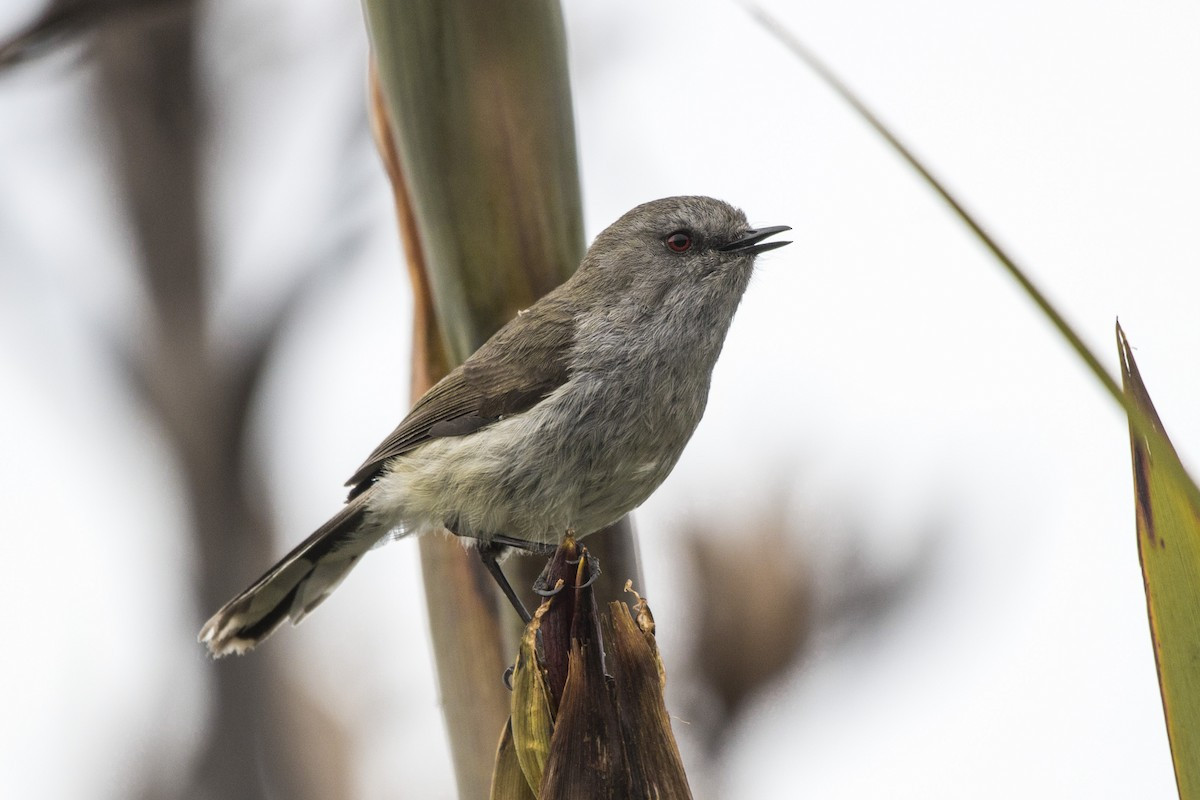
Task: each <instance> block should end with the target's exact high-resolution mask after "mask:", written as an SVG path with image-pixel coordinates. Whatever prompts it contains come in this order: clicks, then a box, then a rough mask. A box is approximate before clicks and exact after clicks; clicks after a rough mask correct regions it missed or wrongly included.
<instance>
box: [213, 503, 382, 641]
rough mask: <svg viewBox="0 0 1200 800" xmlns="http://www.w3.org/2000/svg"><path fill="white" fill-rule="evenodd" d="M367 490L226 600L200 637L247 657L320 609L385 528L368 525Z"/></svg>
mask: <svg viewBox="0 0 1200 800" xmlns="http://www.w3.org/2000/svg"><path fill="white" fill-rule="evenodd" d="M370 494H371V493H370V492H369V491H368V492H365V493H363V494H361V495H359V496H358V497H356V498H354V499H353V500H351V501H350V502H349V503H347V504H346V506H345V507H344V508H343V509H342V510H341V511H339V512H338V513H337V514H336V515H335V516H334V517H333V518H332V519H330V520H329V521H328V522H326V523H325V524H324V525H322V526H321V527H320V528H318V529H317V531H316V532H315V533H314V534H313V535H312V536H310V537H308V538H307V539H305V540H304V542H302V543H301V544H300V546H299V547H297V548H296V549H295V550H293V551H292V552H290V553H288V554H287V555H286V556H284V557H283V559H282V560H280V562H279V563H278V564H276V565H275V566H274V567H272V568H271V569H270V570H268V571H267V573H266V574H265V575H263V576H262V577H261V578H259V579H258V580H257V581H255V582H254V584H253V585H252V586H251V587H250V588H249V589H247V590H246V591H244V592H242V593H241V594H239V595H238V596H237V597H235V598H233V599H232V600H230V601H229V602H228V603H226V604H225V605H224V606H223V607H222V608H221V610H220V611H218V612H217V613H216V614H213V616H212V619H210V620H209V621H208V622H206V623H204V627H203V628H201V629H200V636H199V637H198V639H199V641H200V642H202V643H203V644H205V645H207V646H208V649H209V651H210V652H211V653H212V654H213V655H214V656H216V657H220V656H224V655H228V654H230V653H237V654H239V655H241V654H242V653H245V652H246V651H247V650H250V649H251V648H253V647H254V646H255V645H256V644H258V643H259V642H261V641H262V640H263V639H266V638H267V637H268V636H270V635H271V632H272V631H274V630H275V629H276V628H278V627H279V626H280V624H282V623H283V621H284V620H285V619H290V620H291V621H292V624H293V625H295V624H298V623H299V622H300V620H302V619H304V617H305V616H306V615H307V614H308V613H309V612H310V611H312V610H313V609H314V608H316V607H317V606H318V605H319V604H320V603H321V601H322V600H324V599H325V598H326V597H327V596H328V595H329V593H330V592H332V591H333V590H334V589H335V588H337V585H338V584H339V583H341V581H342V578H344V577H346V574H347V573H348V572H349V571H350V569H351V568H352V567H353V566H354V565H355V564H356V563H358V559H359V558H361V557H362V555H363V553H365V552H367V551H368V550H370V549H371V547H372V546H373V545H374V544H375V542H376V540H378V539H379V538H380V535H381V534H382V533H384V532H381V531H379V530H377V529H375V528H374V526H364V525H363V521H364V515H365V513H366V510H367V498H368V495H370Z"/></svg>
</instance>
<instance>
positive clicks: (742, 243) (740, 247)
mask: <svg viewBox="0 0 1200 800" xmlns="http://www.w3.org/2000/svg"><path fill="white" fill-rule="evenodd" d="M790 230H791V227H789V226H787V225H772V226H771V227H770V228H756V229H754V230H749V231H746V234H745V235H744V236H742V238H740V239H736V240H734V241H732V242H730V243H729V244H723V245H721V246H720V247H718V248H717V249H718V250H722V251H724V252H726V253H736V254H737V255H739V256H756V255H758V254H759V253H765V252H767V251H768V250H774V249H775V248H777V247H783V246H784V245H785V244H791V242H766V243H765V244H759V243H760V242H762V240H763V239H765V238H767V237H768V236H774V235H775V234H777V233H783V232H784V231H790Z"/></svg>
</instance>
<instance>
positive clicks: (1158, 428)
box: [1117, 325, 1200, 800]
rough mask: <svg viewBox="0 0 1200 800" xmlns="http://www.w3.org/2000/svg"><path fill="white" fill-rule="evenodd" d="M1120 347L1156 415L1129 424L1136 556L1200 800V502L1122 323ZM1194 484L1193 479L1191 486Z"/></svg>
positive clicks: (1183, 791)
mask: <svg viewBox="0 0 1200 800" xmlns="http://www.w3.org/2000/svg"><path fill="white" fill-rule="evenodd" d="M1117 348H1118V350H1119V353H1120V356H1121V375H1122V379H1123V383H1124V387H1125V394H1126V395H1127V396H1128V397H1129V399H1130V400H1132V401H1133V402H1135V403H1136V404H1137V405H1138V407H1140V408H1141V409H1142V411H1143V412H1144V413H1145V415H1146V417H1147V418H1148V419H1149V420H1150V423H1151V431H1150V432H1149V433H1148V434H1146V435H1142V434H1140V433H1139V432H1138V431H1137V429H1136V428H1135V426H1134V425H1133V424H1131V425H1130V445H1131V449H1132V452H1133V486H1134V498H1135V501H1136V506H1137V537H1138V555H1139V557H1140V559H1141V562H1142V576H1143V578H1144V579H1145V583H1146V606H1147V610H1148V612H1149V615H1150V635H1151V637H1152V638H1153V640H1154V657H1155V660H1156V661H1157V663H1158V683H1159V688H1160V690H1161V692H1162V698H1163V712H1164V714H1165V715H1166V720H1167V735H1168V737H1169V738H1170V741H1171V756H1172V758H1173V759H1174V762H1175V780H1176V783H1177V784H1178V787H1179V796H1180V798H1181V799H1182V800H1200V508H1198V507H1197V506H1196V504H1195V502H1194V500H1193V498H1194V497H1195V493H1196V485H1195V482H1194V481H1192V480H1191V478H1190V477H1188V475H1187V473H1186V472H1185V471H1184V469H1183V466H1182V464H1180V463H1179V456H1178V455H1177V454H1176V453H1175V448H1174V447H1172V446H1171V442H1170V440H1169V439H1168V438H1167V435H1166V431H1165V430H1163V426H1162V421H1161V420H1160V419H1159V417H1158V413H1157V412H1156V411H1155V409H1154V404H1153V403H1152V402H1151V401H1150V395H1149V393H1148V392H1147V391H1146V386H1145V384H1144V383H1142V376H1141V374H1140V373H1139V372H1138V368H1137V363H1136V362H1135V361H1134V360H1133V350H1132V348H1131V347H1130V345H1129V341H1128V339H1126V338H1125V332H1124V331H1123V330H1121V326H1120V325H1118V326H1117ZM1189 484H1190V485H1189Z"/></svg>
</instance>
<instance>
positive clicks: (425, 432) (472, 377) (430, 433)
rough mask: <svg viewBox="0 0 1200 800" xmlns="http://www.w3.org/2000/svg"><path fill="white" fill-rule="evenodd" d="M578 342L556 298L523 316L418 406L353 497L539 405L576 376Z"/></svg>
mask: <svg viewBox="0 0 1200 800" xmlns="http://www.w3.org/2000/svg"><path fill="white" fill-rule="evenodd" d="M574 339H575V322H574V314H572V313H571V309H570V308H569V307H568V306H567V305H566V304H565V303H563V302H561V301H560V300H559V299H558V297H557V293H552V294H551V295H548V296H547V297H545V298H543V300H542V301H540V302H539V303H537V304H536V305H534V306H533V307H532V308H530V309H528V310H527V311H525V312H522V313H521V314H519V315H517V317H516V318H514V319H513V320H512V321H511V322H509V323H508V324H507V325H505V326H504V327H503V328H501V329H500V330H499V331H498V332H497V333H496V335H495V336H493V337H492V338H491V339H489V340H488V341H487V342H486V343H484V345H483V346H482V347H480V348H479V349H478V350H477V351H475V353H474V355H472V356H471V357H470V358H468V359H467V360H466V362H465V363H464V364H463V365H462V366H460V367H457V368H456V369H454V370H453V371H452V372H450V374H448V375H447V376H446V377H444V378H442V379H441V380H440V381H438V382H437V383H436V384H434V386H433V387H432V388H431V389H430V390H429V391H428V392H426V393H425V394H424V396H422V397H421V399H420V400H418V401H417V403H416V405H414V406H413V408H412V411H410V412H409V413H408V416H406V417H405V418H404V420H403V421H402V422H401V423H400V424H399V426H397V427H396V430H394V431H392V433H391V434H390V435H389V436H388V437H387V438H386V439H384V440H383V442H381V443H380V445H379V446H378V447H377V448H375V451H374V452H373V453H371V455H369V456H368V457H367V460H366V461H364V462H363V465H362V466H361V467H359V468H358V470H356V471H355V473H354V476H353V477H351V478H350V480H349V481H347V482H346V485H347V486H352V487H353V489H351V491H350V497H351V498H353V497H357V496H358V495H359V494H361V493H362V492H364V491H365V490H366V489H367V487H368V486H370V485H371V483H372V482H373V481H374V480H375V478H376V477H378V475H379V474H380V472H381V471H382V470H383V468H384V466H385V465H386V464H387V462H388V461H389V460H391V459H393V458H395V457H396V456H400V455H403V454H404V453H407V452H408V451H409V450H412V449H413V448H414V447H416V446H417V445H419V444H421V443H423V442H427V441H429V440H430V439H437V438H441V437H445V436H466V435H469V434H472V433H474V432H476V431H478V430H480V429H482V428H486V427H487V426H488V425H491V424H492V423H494V422H496V421H497V420H500V419H502V418H504V417H506V416H510V415H512V414H519V413H520V412H522V411H526V410H528V409H530V408H532V407H533V406H535V405H537V404H538V403H539V402H541V401H542V400H543V399H545V398H546V397H547V396H548V395H549V394H550V393H551V392H553V391H554V390H555V389H557V388H558V387H559V386H561V385H563V384H564V383H566V381H567V379H568V378H569V377H570V370H569V366H568V365H569V358H570V350H571V347H572V345H573V344H574Z"/></svg>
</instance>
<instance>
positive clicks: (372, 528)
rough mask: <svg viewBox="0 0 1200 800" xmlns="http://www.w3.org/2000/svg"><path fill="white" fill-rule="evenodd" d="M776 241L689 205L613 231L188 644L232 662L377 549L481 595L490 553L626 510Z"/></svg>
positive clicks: (659, 459) (429, 395)
mask: <svg viewBox="0 0 1200 800" xmlns="http://www.w3.org/2000/svg"><path fill="white" fill-rule="evenodd" d="M786 230H790V228H789V227H788V226H786V225H778V226H772V227H762V228H752V227H751V226H750V225H749V224H748V222H747V217H746V215H745V214H744V213H743V212H742V211H741V210H740V209H738V208H735V207H734V206H732V205H730V204H728V203H725V202H723V201H721V200H716V199H714V198H711V197H703V196H680V197H667V198H662V199H659V200H653V201H651V202H648V203H643V204H641V205H639V206H637V207H635V208H633V209H632V210H630V211H628V212H627V213H625V214H624V215H622V216H621V217H620V218H619V219H618V220H617V221H616V222H614V223H612V224H611V225H610V226H609V227H607V228H606V229H605V230H603V231H602V232H601V233H600V234H599V235H597V236H596V238H595V240H594V241H593V243H592V244H591V246H590V247H589V248H588V250H587V253H586V254H585V256H584V258H583V260H582V262H581V263H580V265H579V267H578V269H577V270H576V271H575V272H574V273H573V274H572V276H571V277H570V278H568V279H567V280H566V281H564V282H563V283H562V284H561V285H560V286H558V287H557V288H555V289H554V290H552V291H550V292H549V293H547V294H546V295H545V296H543V297H542V298H541V299H540V300H538V301H537V302H535V303H534V304H533V305H532V306H530V307H529V308H527V309H525V310H523V311H521V312H520V313H518V314H517V315H516V316H515V317H514V318H513V319H512V320H511V321H509V322H508V323H507V324H506V325H504V326H503V327H502V328H500V330H498V331H497V332H496V333H495V334H494V335H493V336H492V337H491V338H490V339H489V340H487V341H486V342H485V343H484V344H483V345H482V346H481V347H480V348H479V349H478V350H477V351H475V353H474V354H472V355H471V356H470V357H469V358H467V360H466V361H465V362H463V364H462V365H461V366H459V367H457V368H456V369H454V370H453V371H451V372H450V373H449V374H447V375H446V376H445V377H444V378H442V379H441V380H440V381H438V382H437V383H436V384H435V385H434V386H433V387H432V388H430V389H429V391H428V392H426V393H425V395H424V396H422V397H421V398H420V399H419V400H418V401H417V402H416V404H415V405H414V406H413V407H412V409H411V411H410V412H409V413H408V415H407V416H405V417H404V419H403V420H402V421H401V422H400V424H399V426H397V427H396V429H395V430H394V431H393V432H392V433H391V434H390V435H389V436H388V437H387V438H385V439H384V440H383V442H381V443H380V445H379V446H378V447H377V448H376V449H375V450H374V452H372V453H371V454H370V455H369V456H368V457H367V459H366V460H365V461H364V462H363V464H362V466H360V467H359V468H358V469H357V470H356V471H355V472H354V474H353V475H352V476H351V478H350V480H349V481H347V483H346V485H347V486H349V487H350V492H349V496H348V498H347V500H346V503H345V505H343V506H342V508H341V509H340V510H339V511H338V512H337V513H336V514H334V515H333V517H331V518H330V519H329V520H328V521H327V522H326V523H325V524H323V525H321V526H320V527H319V528H318V529H317V530H316V531H315V532H314V533H313V534H312V535H311V536H309V537H308V538H307V539H305V540H304V541H303V542H301V543H300V544H299V545H298V546H297V547H296V548H295V549H293V550H292V551H291V552H290V553H288V554H287V555H286V556H284V557H283V558H282V559H281V560H280V561H279V562H278V563H277V564H276V565H275V566H273V567H271V569H269V570H268V571H267V572H266V573H265V574H264V575H262V577H260V578H259V579H258V580H257V581H255V582H254V583H253V584H252V585H251V586H250V587H249V588H247V589H246V590H245V591H243V592H241V593H240V594H238V595H237V596H236V597H234V598H233V599H232V600H230V601H229V602H228V603H226V604H225V605H224V606H223V607H222V608H221V609H220V610H219V611H217V612H216V613H215V614H214V615H213V616H212V617H211V618H210V619H209V620H208V621H207V622H206V623H205V624H204V626H203V628H202V629H201V631H200V634H199V637H198V640H199V641H200V642H201V643H202V644H204V645H206V646H207V648H208V650H209V652H210V653H211V654H212V655H213V656H216V657H219V656H224V655H227V654H230V653H237V654H241V653H244V652H246V651H248V650H250V649H251V648H253V647H254V646H255V645H257V644H259V643H260V642H262V641H263V640H264V639H266V638H267V637H268V636H269V635H270V634H271V633H272V632H273V631H274V630H275V629H276V628H278V627H279V626H280V625H281V624H282V623H283V622H284V621H285V620H290V621H291V622H292V623H293V624H298V623H299V622H300V621H301V620H302V619H304V617H305V616H307V615H308V614H309V612H311V611H312V610H313V609H314V608H316V606H317V605H319V604H320V603H321V602H322V601H323V600H324V599H325V598H326V597H328V596H329V594H330V593H331V592H332V591H333V590H334V589H335V588H337V586H338V584H339V583H340V582H341V581H342V579H343V578H345V577H346V575H347V574H348V573H349V572H350V570H351V569H352V568H353V567H354V566H355V564H357V563H358V561H359V559H361V558H362V556H364V555H365V554H366V553H367V552H368V551H370V550H371V549H372V548H373V547H375V546H376V545H378V544H380V543H382V542H384V541H388V540H390V539H393V538H400V537H403V536H408V535H417V534H424V533H429V532H434V531H442V530H449V531H450V532H451V533H453V534H456V535H458V536H460V537H463V539H464V541H467V542H472V541H473V543H474V544H475V545H476V546H477V547H478V549H479V551H480V554H481V557H482V558H483V561H484V563H485V565H486V566H487V567H488V569H489V570H490V571H491V572H492V574H493V576H496V577H497V580H498V581H499V580H501V579H502V573H501V572H500V568H499V563H498V562H499V558H501V557H503V555H504V554H505V552H506V551H507V550H508V549H510V548H516V549H526V550H536V549H538V548H539V547H541V548H552V547H553V546H555V545H556V544H557V543H558V542H560V541H561V540H562V539H563V538H564V537H565V536H566V535H568V533H570V534H572V535H574V536H576V537H583V536H586V535H588V534H590V533H593V532H595V531H597V530H600V529H601V528H603V527H605V526H607V525H609V524H611V523H613V522H615V521H616V520H618V519H620V518H621V517H622V516H624V515H625V514H627V513H629V512H630V511H632V510H633V509H635V508H637V507H638V506H639V505H641V504H642V503H643V502H644V501H645V500H646V499H647V498H648V497H649V496H650V495H651V493H652V492H653V491H654V490H655V489H657V488H658V486H659V485H660V484H661V483H662V482H663V480H664V479H665V478H666V477H667V475H668V474H669V473H670V472H671V470H672V468H674V466H675V464H676V462H677V461H678V460H679V457H680V454H681V453H682V452H683V449H684V446H685V445H686V444H687V442H688V440H689V439H690V438H691V436H692V433H693V431H694V430H695V429H696V425H697V424H698V423H699V422H700V419H701V416H702V415H703V412H704V407H705V404H706V402H707V399H708V392H709V386H710V383H711V380H712V371H713V367H714V365H715V364H716V361H717V357H718V355H719V354H720V352H721V349H722V346H723V344H724V342H725V337H726V333H727V332H728V330H729V326H730V323H731V321H732V319H733V317H734V312H735V311H736V309H737V307H738V304H739V303H740V301H741V299H742V296H743V294H744V293H745V291H746V288H747V286H748V284H749V282H750V277H751V274H752V272H753V269H754V262H755V259H756V257H757V256H758V255H759V254H761V253H764V252H767V251H769V250H773V249H775V248H777V247H782V246H784V245H786V244H790V242H787V241H771V242H767V241H764V240H765V239H767V238H768V237H770V236H773V235H774V234H777V233H780V232H782V231H786ZM501 586H502V588H505V589H506V594H508V595H509V598H510V599H511V600H516V596H515V594H514V593H512V590H511V587H507V582H506V581H503V582H502V583H501ZM516 604H517V606H518V608H519V610H523V607H521V606H520V605H519V601H516Z"/></svg>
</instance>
